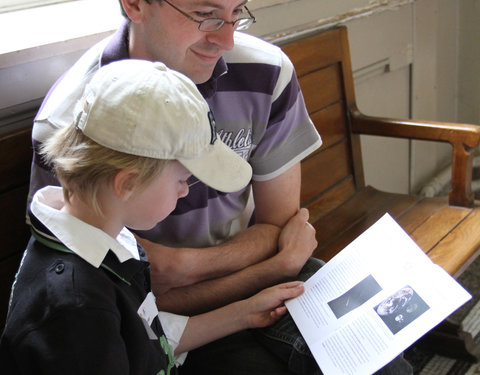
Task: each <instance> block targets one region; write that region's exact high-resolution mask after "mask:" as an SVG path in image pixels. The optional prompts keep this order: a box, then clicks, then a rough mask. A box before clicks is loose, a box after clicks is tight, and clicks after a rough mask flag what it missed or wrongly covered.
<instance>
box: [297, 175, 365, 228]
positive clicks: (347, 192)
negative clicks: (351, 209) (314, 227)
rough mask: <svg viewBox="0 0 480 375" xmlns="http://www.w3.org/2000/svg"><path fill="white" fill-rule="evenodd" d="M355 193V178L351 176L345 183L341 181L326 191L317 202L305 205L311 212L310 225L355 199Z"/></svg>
mask: <svg viewBox="0 0 480 375" xmlns="http://www.w3.org/2000/svg"><path fill="white" fill-rule="evenodd" d="M355 193H356V191H355V185H354V183H353V178H352V177H351V176H350V177H348V178H346V179H344V180H343V181H340V182H339V183H338V184H337V185H335V186H333V187H332V188H331V189H329V190H327V191H325V192H324V193H323V194H321V195H320V196H319V197H317V198H316V199H315V200H313V201H311V202H308V204H303V205H302V206H303V207H306V208H308V210H309V211H310V223H314V222H316V221H318V220H320V219H321V218H322V217H323V216H325V215H326V214H328V213H329V212H331V211H333V210H334V209H336V208H337V207H339V206H340V205H341V204H343V203H345V202H346V201H347V200H349V199H350V198H351V197H353V196H354V195H355Z"/></svg>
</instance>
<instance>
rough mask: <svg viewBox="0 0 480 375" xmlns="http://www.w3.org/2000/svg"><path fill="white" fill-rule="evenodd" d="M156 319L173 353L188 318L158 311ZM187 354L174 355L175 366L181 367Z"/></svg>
mask: <svg viewBox="0 0 480 375" xmlns="http://www.w3.org/2000/svg"><path fill="white" fill-rule="evenodd" d="M158 318H159V319H160V323H161V324H162V328H163V332H164V333H165V337H166V338H167V341H168V344H169V345H170V347H171V348H172V351H175V349H176V348H177V347H178V344H179V343H180V338H181V337H182V335H183V331H185V327H186V325H187V322H188V319H189V317H188V316H184V315H176V314H172V313H168V312H165V311H160V312H159V313H158ZM187 354H188V352H185V353H181V354H179V355H176V356H175V364H176V365H177V366H180V365H183V363H184V362H185V359H186V358H187Z"/></svg>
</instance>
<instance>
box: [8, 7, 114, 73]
mask: <svg viewBox="0 0 480 375" xmlns="http://www.w3.org/2000/svg"><path fill="white" fill-rule="evenodd" d="M105 15H107V16H105ZM121 19H122V16H121V14H120V9H119V5H118V2H117V1H112V0H84V1H73V2H69V3H60V4H54V5H48V6H44V7H37V8H31V9H23V10H18V11H13V12H8V13H2V14H0V35H3V36H8V37H6V38H2V43H1V44H0V69H2V68H8V67H11V66H14V65H19V64H24V63H28V62H31V61H35V60H40V59H43V58H48V57H52V56H56V55H59V54H65V53H68V52H73V51H77V50H81V49H85V48H87V47H89V46H91V45H92V44H93V43H94V42H95V41H96V40H99V39H101V38H103V37H104V36H105V35H107V34H110V33H111V32H112V31H113V30H115V29H116V28H117V27H118V25H119V23H120V20H121ZM67 42H68V43H67Z"/></svg>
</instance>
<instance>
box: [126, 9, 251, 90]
mask: <svg viewBox="0 0 480 375" xmlns="http://www.w3.org/2000/svg"><path fill="white" fill-rule="evenodd" d="M170 3H171V4H173V5H174V6H175V7H177V8H179V9H180V10H182V11H183V12H185V13H186V14H188V15H190V16H191V17H192V18H194V19H195V20H198V21H202V20H204V19H207V18H221V19H224V20H225V21H234V20H236V19H237V18H239V16H240V15H241V14H242V11H243V9H244V8H243V6H244V5H245V3H246V0H170ZM233 32H234V29H233V27H232V25H230V24H224V25H223V26H222V27H221V28H220V29H219V30H217V31H212V32H203V31H200V30H198V23H196V22H194V21H192V20H191V19H188V17H186V16H185V15H183V14H182V13H180V12H179V11H178V10H176V9H174V8H173V7H172V6H170V5H169V4H167V3H165V2H162V3H160V4H159V3H158V2H155V1H152V3H151V4H147V3H146V2H144V17H143V19H142V21H141V22H136V23H135V24H134V25H133V30H132V32H131V36H130V37H131V40H130V56H131V57H132V58H142V59H148V60H152V61H156V60H158V61H162V62H163V63H165V64H166V65H167V66H168V67H170V68H172V69H175V70H177V71H179V72H181V73H183V74H185V75H186V76H188V77H189V78H190V79H192V80H193V81H194V82H195V83H197V84H199V83H203V82H205V81H207V80H208V79H209V78H210V77H211V75H212V72H213V69H214V67H215V65H216V63H217V61H218V60H219V59H220V57H221V56H222V54H223V52H224V51H228V50H230V49H232V48H233Z"/></svg>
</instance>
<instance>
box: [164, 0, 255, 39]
mask: <svg viewBox="0 0 480 375" xmlns="http://www.w3.org/2000/svg"><path fill="white" fill-rule="evenodd" d="M163 1H164V2H165V3H167V4H168V5H170V6H171V7H172V8H173V9H175V10H176V11H178V12H179V13H181V14H183V15H184V16H185V17H187V18H188V19H189V20H190V21H193V22H196V23H198V30H200V31H205V32H210V31H217V30H220V29H221V27H222V26H223V25H224V24H226V23H228V24H230V25H232V27H233V28H234V29H235V30H246V29H248V28H249V27H250V26H251V25H252V24H253V23H255V22H256V20H255V17H254V16H253V14H252V13H251V12H250V11H249V10H248V8H247V7H246V6H244V8H245V10H246V11H247V13H248V15H249V17H245V18H238V19H237V20H235V21H225V20H223V19H221V18H207V19H205V20H203V21H199V20H196V19H195V18H193V17H192V16H190V15H189V14H188V13H185V12H184V11H183V10H181V9H179V8H177V7H176V6H175V5H173V4H172V3H170V2H169V1H167V0H163Z"/></svg>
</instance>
